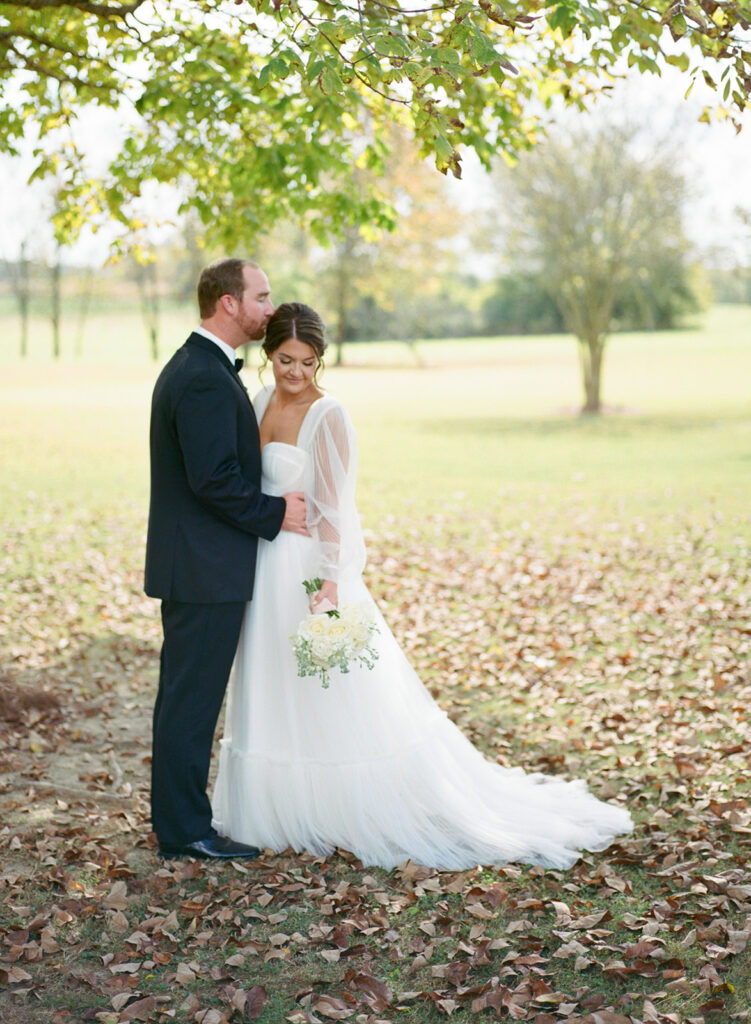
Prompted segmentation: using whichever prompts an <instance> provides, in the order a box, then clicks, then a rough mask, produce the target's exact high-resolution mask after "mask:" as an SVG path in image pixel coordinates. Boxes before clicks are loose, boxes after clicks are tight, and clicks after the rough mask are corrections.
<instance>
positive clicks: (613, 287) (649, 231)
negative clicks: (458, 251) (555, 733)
mask: <svg viewBox="0 0 751 1024" xmlns="http://www.w3.org/2000/svg"><path fill="white" fill-rule="evenodd" d="M637 142H638V139H637V135H636V132H635V130H633V129H628V128H622V127H614V126H606V127H604V128H600V129H595V130H584V131H579V132H578V133H571V132H569V133H568V134H567V135H563V134H558V135H555V136H552V137H551V138H549V139H548V140H547V141H546V142H545V143H544V144H541V145H540V146H539V147H537V148H536V149H535V150H534V151H533V152H532V153H530V154H529V155H527V156H525V158H524V159H522V160H521V161H520V163H519V165H518V166H517V167H516V168H514V169H513V171H511V172H508V173H506V174H504V175H503V176H502V181H503V188H504V191H505V195H504V199H506V200H507V201H508V202H509V211H510V215H511V223H512V224H513V225H514V228H513V230H512V232H511V236H510V237H511V244H510V250H511V251H510V254H509V255H510V257H511V258H512V259H513V260H514V262H515V264H516V266H517V267H519V266H525V265H526V266H527V267H529V268H530V269H532V270H533V271H534V272H535V273H536V275H537V276H538V280H539V281H540V285H541V287H542V288H544V289H545V290H546V291H547V292H548V293H549V294H550V296H551V298H552V299H553V301H554V302H555V303H556V304H557V305H558V307H559V309H560V311H561V314H562V316H563V319H564V323H565V324H566V328H567V330H569V331H570V332H571V333H572V334H573V335H574V336H575V337H576V339H577V345H578V351H579V361H580V365H581V372H582V384H583V389H584V404H583V407H582V412H583V413H599V412H600V411H601V407H602V402H601V389H602V370H603V358H604V354H605V347H606V344H607V340H608V335H609V332H610V331H611V329H612V323H613V313H614V309H615V306H616V302H618V301H619V300H620V299H622V298H623V297H624V296H625V295H626V294H628V293H629V292H630V293H632V294H633V293H636V292H638V291H639V289H643V288H646V287H648V286H649V285H650V281H651V279H652V278H653V277H654V276H655V275H656V274H663V273H664V269H665V268H668V269H669V270H670V274H671V275H672V276H673V277H674V278H675V280H674V282H673V284H674V285H675V287H680V288H682V289H685V288H686V279H685V271H686V261H687V254H688V251H689V246H688V242H687V240H686V237H685V234H684V231H683V226H682V212H683V207H684V203H685V201H686V198H687V187H686V183H685V181H684V179H683V177H682V175H681V174H680V173H679V172H678V171H677V170H676V169H675V165H674V160H673V159H672V158H671V156H670V155H669V154H668V155H665V154H664V153H663V152H662V151H659V152H656V151H655V150H656V149H658V148H659V147H650V151H649V153H648V154H647V155H643V154H642V153H640V152H639V149H638V146H637ZM668 283H669V284H670V282H668Z"/></svg>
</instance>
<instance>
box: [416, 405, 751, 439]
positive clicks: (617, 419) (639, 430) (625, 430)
mask: <svg viewBox="0 0 751 1024" xmlns="http://www.w3.org/2000/svg"><path fill="white" fill-rule="evenodd" d="M748 422H751V417H750V416H748V415H744V414H742V413H740V412H738V413H733V414H730V415H727V416H723V417H722V418H721V419H718V417H717V416H716V415H712V414H702V413H696V414H695V415H693V416H670V415H667V414H666V415H661V416H646V415H640V414H639V413H637V412H629V411H623V412H619V413H607V414H605V415H603V416H582V415H581V414H579V413H577V412H575V411H572V412H571V413H570V414H568V415H560V414H559V415H555V416H550V417H539V418H532V417H529V418H526V417H525V418H522V417H514V416H498V417H492V418H491V417H487V416H483V417H476V418H471V417H461V418H459V417H456V418H447V417H444V418H443V419H435V420H425V421H423V422H421V423H419V424H417V427H418V429H421V430H424V431H425V432H426V433H430V434H447V435H449V434H450V435H451V436H452V437H462V436H464V437H478V436H482V437H487V436H488V435H499V434H500V435H504V434H505V435H509V436H511V435H526V436H528V437H555V436H569V437H577V438H578V437H591V438H596V439H609V438H629V439H631V438H636V437H639V436H640V435H643V436H644V437H645V438H648V437H649V436H651V435H655V434H658V433H659V434H684V433H691V432H693V431H706V430H714V429H722V428H726V427H729V426H733V425H737V424H742V423H748ZM412 429H414V425H413V427H412Z"/></svg>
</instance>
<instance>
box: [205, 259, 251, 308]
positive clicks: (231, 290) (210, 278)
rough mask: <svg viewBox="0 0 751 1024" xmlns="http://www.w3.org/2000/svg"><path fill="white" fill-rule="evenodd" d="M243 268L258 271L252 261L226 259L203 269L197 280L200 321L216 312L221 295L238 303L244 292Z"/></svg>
mask: <svg viewBox="0 0 751 1024" xmlns="http://www.w3.org/2000/svg"><path fill="white" fill-rule="evenodd" d="M245 267H253V268H255V269H256V270H258V264H257V263H253V261H252V260H241V259H235V258H233V259H227V260H217V261H216V263H212V264H210V265H209V266H208V267H205V268H204V269H203V271H202V272H201V276H200V277H199V279H198V310H199V312H200V314H201V319H202V320H206V319H207V318H208V317H210V316H213V315H214V313H215V312H216V304H217V302H218V301H219V300H220V299H221V297H222V295H231V296H232V297H233V298H234V299H237V300H238V302H239V301H240V300H242V297H243V292H244V291H245V276H244V273H243V271H244V270H245Z"/></svg>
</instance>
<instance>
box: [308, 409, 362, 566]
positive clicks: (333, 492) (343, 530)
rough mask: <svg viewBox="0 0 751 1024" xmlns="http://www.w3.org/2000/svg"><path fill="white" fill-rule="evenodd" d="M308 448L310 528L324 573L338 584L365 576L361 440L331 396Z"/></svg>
mask: <svg viewBox="0 0 751 1024" xmlns="http://www.w3.org/2000/svg"><path fill="white" fill-rule="evenodd" d="M316 405H317V406H320V408H319V409H315V412H316V413H317V415H316V416H315V418H314V420H313V423H312V424H311V427H312V431H311V435H310V439H309V442H308V444H307V445H306V447H307V448H308V450H309V453H310V459H309V461H308V474H307V479H306V488H305V492H306V493H305V504H306V508H307V519H308V529H309V531H310V533H311V534H312V536H313V537H314V538H315V540H316V543H317V546H318V564H319V572H318V575H319V576H320V577H321V579H324V580H333V581H334V582H335V583H339V582H341V580H342V579H344V578H346V577H350V576H357V575H359V574H360V573H361V572H362V570H363V568H364V565H365V544H364V541H363V536H362V529H361V527H360V517H359V516H358V514H357V508H356V506H355V482H356V478H357V437H356V435H355V431H354V428H353V426H352V422H351V420H350V418H349V416H348V414H347V411H346V409H345V408H344V406H342V405H341V404H340V403H339V402H337V401H336V400H335V399H332V398H330V397H329V396H326V397H324V398H322V399H320V400H319V402H317V403H316Z"/></svg>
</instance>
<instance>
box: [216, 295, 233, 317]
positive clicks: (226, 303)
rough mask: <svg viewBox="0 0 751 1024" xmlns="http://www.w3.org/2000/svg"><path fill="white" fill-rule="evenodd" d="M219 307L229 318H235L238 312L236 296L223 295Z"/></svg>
mask: <svg viewBox="0 0 751 1024" xmlns="http://www.w3.org/2000/svg"><path fill="white" fill-rule="evenodd" d="M219 305H220V306H221V307H222V309H223V310H224V312H225V313H227V314H228V315H229V316H234V315H235V313H236V312H237V305H238V303H237V299H236V298H235V296H234V295H222V297H221V298H220V299H219Z"/></svg>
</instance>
